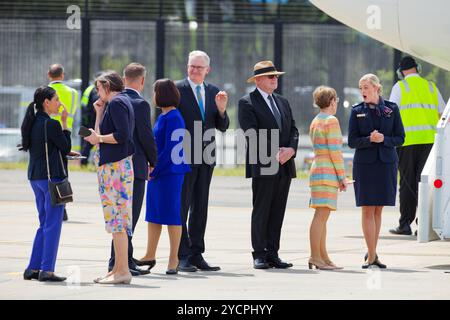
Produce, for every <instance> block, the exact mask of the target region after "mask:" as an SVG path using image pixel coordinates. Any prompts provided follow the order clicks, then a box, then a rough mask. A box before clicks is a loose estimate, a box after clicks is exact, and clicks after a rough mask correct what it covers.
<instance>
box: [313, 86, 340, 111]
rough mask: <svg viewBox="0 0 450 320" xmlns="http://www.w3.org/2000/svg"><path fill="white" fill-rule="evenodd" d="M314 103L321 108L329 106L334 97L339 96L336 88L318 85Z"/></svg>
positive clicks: (314, 94) (314, 93)
mask: <svg viewBox="0 0 450 320" xmlns="http://www.w3.org/2000/svg"><path fill="white" fill-rule="evenodd" d="M313 98H314V104H315V105H316V106H318V107H319V108H320V109H324V108H328V107H329V106H330V104H331V101H332V100H333V99H336V98H337V94H336V90H334V89H333V88H330V87H327V86H320V87H317V88H316V90H314V92H313Z"/></svg>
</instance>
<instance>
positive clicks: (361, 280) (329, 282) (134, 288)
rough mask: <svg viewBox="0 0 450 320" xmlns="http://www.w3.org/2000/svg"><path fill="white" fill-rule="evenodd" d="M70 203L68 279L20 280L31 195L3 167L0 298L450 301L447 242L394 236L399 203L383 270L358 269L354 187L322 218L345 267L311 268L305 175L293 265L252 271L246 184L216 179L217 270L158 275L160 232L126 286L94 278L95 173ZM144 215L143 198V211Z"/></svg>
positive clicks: (289, 253)
mask: <svg viewBox="0 0 450 320" xmlns="http://www.w3.org/2000/svg"><path fill="white" fill-rule="evenodd" d="M71 182H72V186H73V189H74V193H75V202H74V203H72V204H70V205H69V206H68V213H69V219H70V220H69V221H68V222H66V223H64V225H63V231H62V237H61V241H60V247H59V253H58V260H57V269H56V273H57V274H59V275H64V276H68V277H69V281H67V282H65V283H58V284H50V283H39V282H37V281H24V280H23V279H22V273H23V270H24V269H25V267H26V266H27V263H28V259H29V256H30V252H31V246H32V241H33V237H34V234H35V231H36V228H37V223H38V220H37V213H36V209H35V204H34V196H33V194H32V190H31V187H30V185H29V183H28V181H27V179H26V172H25V171H20V170H17V171H12V170H11V171H10V170H0V189H1V191H2V192H0V212H1V214H0V299H191V300H197V299H199V300H200V299H222V300H227V299H238V300H240V299H258V300H259V299H261V300H265V299H449V298H450V273H448V272H449V271H450V243H448V242H445V241H434V242H430V243H424V244H420V243H418V242H417V241H416V240H415V237H413V236H393V235H391V234H389V232H388V229H389V228H391V227H394V226H396V223H397V220H398V208H395V207H387V208H386V210H385V211H384V213H383V225H382V230H381V235H380V241H379V249H378V252H379V256H380V260H382V261H383V262H384V263H386V264H387V265H388V269H386V270H381V271H380V270H379V269H373V270H367V271H365V270H362V269H361V265H362V263H363V256H364V253H365V252H366V250H365V243H364V238H363V236H362V230H361V214H360V210H359V209H358V208H356V207H355V206H354V196H353V190H352V189H350V190H348V191H347V192H346V193H342V194H340V198H339V211H337V212H335V213H333V214H332V216H331V218H330V221H329V223H328V249H329V252H330V255H331V257H332V258H333V260H334V261H335V263H336V264H338V265H341V266H344V267H345V269H344V270H342V271H316V270H308V268H307V261H308V257H309V240H308V239H309V238H308V230H309V224H310V221H311V218H312V215H313V210H312V209H308V199H309V194H308V192H309V190H308V186H307V181H305V180H294V181H293V183H292V187H291V192H290V197H289V201H288V208H287V212H286V217H285V221H284V227H283V232H282V239H281V250H280V257H281V258H282V259H284V260H287V261H289V262H292V263H293V264H294V267H293V268H291V269H288V270H277V269H271V270H255V269H253V268H252V258H251V242H250V217H251V188H250V187H251V185H250V180H246V179H244V178H241V177H214V178H213V182H212V186H211V196H210V208H209V220H208V227H207V233H206V239H205V240H206V248H207V250H206V254H205V258H206V259H207V261H208V262H210V263H211V264H214V265H219V266H221V267H222V270H221V271H220V272H195V273H179V274H178V275H176V276H168V275H166V274H165V270H166V267H167V259H168V252H169V250H168V237H167V232H166V230H165V229H164V230H163V233H162V237H161V240H160V246H159V249H158V252H157V264H156V266H155V268H154V269H153V270H152V273H151V274H150V275H147V276H140V277H135V278H133V281H132V284H131V285H120V286H116V287H113V286H107V285H98V284H94V283H93V281H92V280H93V279H94V278H96V277H98V276H101V275H103V274H104V273H105V271H106V266H107V260H108V257H109V252H110V249H109V246H110V240H111V235H109V234H107V233H106V232H105V230H104V227H103V217H102V211H101V207H100V202H99V197H98V193H97V179H96V176H95V174H93V173H82V172H74V173H72V174H71ZM143 215H145V204H144V209H143V212H142V216H143ZM142 216H141V219H140V223H139V224H138V226H137V230H136V232H135V237H134V244H135V253H136V254H135V256H136V258H140V257H141V256H142V255H143V254H144V251H145V248H146V239H147V236H146V223H145V221H144V218H143V217H142Z"/></svg>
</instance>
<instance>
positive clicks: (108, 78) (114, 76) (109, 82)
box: [94, 71, 124, 93]
mask: <svg viewBox="0 0 450 320" xmlns="http://www.w3.org/2000/svg"><path fill="white" fill-rule="evenodd" d="M100 84H101V85H102V86H103V88H104V89H105V90H106V92H107V93H108V92H111V91H112V92H122V91H123V89H124V85H123V81H122V78H121V77H120V76H119V74H118V73H117V72H115V71H110V72H105V73H103V74H102V75H100V76H99V77H97V78H96V79H95V83H94V85H95V87H96V88H97V87H98V86H99V85H100Z"/></svg>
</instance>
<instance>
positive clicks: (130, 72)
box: [123, 62, 147, 80]
mask: <svg viewBox="0 0 450 320" xmlns="http://www.w3.org/2000/svg"><path fill="white" fill-rule="evenodd" d="M146 74H147V70H146V69H145V67H144V66H143V65H142V64H140V63H137V62H132V63H130V64H129V65H127V66H126V67H125V69H123V76H124V77H125V78H129V79H133V80H134V79H138V78H140V77H144V78H145V76H146Z"/></svg>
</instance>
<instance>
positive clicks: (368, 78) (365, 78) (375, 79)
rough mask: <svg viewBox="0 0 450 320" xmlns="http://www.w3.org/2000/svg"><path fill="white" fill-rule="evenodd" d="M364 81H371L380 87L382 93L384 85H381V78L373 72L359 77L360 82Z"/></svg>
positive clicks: (379, 91)
mask: <svg viewBox="0 0 450 320" xmlns="http://www.w3.org/2000/svg"><path fill="white" fill-rule="evenodd" d="M363 81H369V82H370V83H371V84H372V85H373V86H375V87H377V88H378V94H379V95H381V94H382V92H383V86H382V85H381V82H380V79H378V77H377V76H376V75H374V74H373V73H368V74H365V75H363V76H362V77H361V79H359V84H361V82H363Z"/></svg>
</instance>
